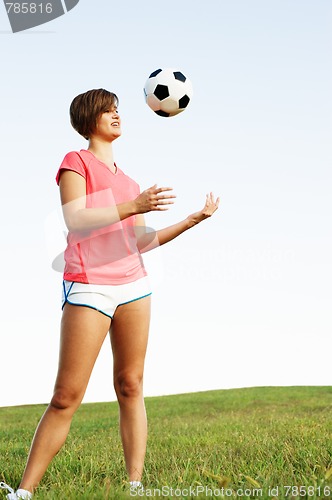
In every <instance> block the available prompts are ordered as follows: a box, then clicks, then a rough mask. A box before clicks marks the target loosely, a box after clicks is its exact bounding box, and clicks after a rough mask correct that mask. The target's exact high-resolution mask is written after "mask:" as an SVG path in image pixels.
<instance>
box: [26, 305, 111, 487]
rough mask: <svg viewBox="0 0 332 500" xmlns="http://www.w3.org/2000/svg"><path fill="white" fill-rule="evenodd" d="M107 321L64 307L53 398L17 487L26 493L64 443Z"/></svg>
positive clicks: (87, 311) (91, 312)
mask: <svg viewBox="0 0 332 500" xmlns="http://www.w3.org/2000/svg"><path fill="white" fill-rule="evenodd" d="M110 321H111V320H110V318H108V317H107V316H105V315H104V314H102V313H100V312H98V311H95V310H93V309H90V308H88V307H82V306H74V305H71V304H68V303H67V304H66V305H65V307H64V310H63V315H62V322H61V342H60V359H59V369H58V375H57V379H56V383H55V389H54V395H53V398H52V400H51V403H50V405H49V406H48V408H47V410H46V412H45V413H44V415H43V417H42V419H41V421H40V423H39V425H38V427H37V430H36V433H35V436H34V439H33V442H32V445H31V449H30V454H29V457H28V461H27V465H26V468H25V471H24V475H23V478H22V481H21V484H20V488H23V489H25V490H29V491H33V490H34V488H36V486H37V485H38V483H39V482H40V480H41V478H42V477H43V475H44V473H45V471H46V469H47V467H48V465H49V463H50V462H51V460H52V458H53V457H54V456H55V455H56V453H57V452H58V451H59V450H60V448H61V446H62V445H63V443H64V442H65V440H66V437H67V434H68V431H69V428H70V424H71V421H72V417H73V415H74V413H75V411H76V409H77V408H78V407H79V405H80V403H81V401H82V399H83V396H84V393H85V390H86V386H87V384H88V381H89V378H90V375H91V371H92V368H93V366H94V364H95V361H96V358H97V356H98V353H99V351H100V348H101V346H102V343H103V341H104V339H105V337H106V335H107V331H108V329H109V327H110Z"/></svg>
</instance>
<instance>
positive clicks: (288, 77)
mask: <svg viewBox="0 0 332 500" xmlns="http://www.w3.org/2000/svg"><path fill="white" fill-rule="evenodd" d="M331 21H332V6H331V3H330V1H328V0H317V1H315V2H312V1H306V0H292V1H289V0H287V1H286V0H268V1H266V0H264V1H263V0H262V1H258V0H250V1H248V0H246V1H240V0H232V1H231V0H227V1H226V0H214V1H211V0H207V1H205V2H204V3H203V2H198V1H195V0H190V1H189V0H182V1H181V2H175V1H172V0H171V1H168V2H167V4H164V5H163V6H160V5H158V3H156V2H155V1H151V0H146V1H145V2H144V4H142V3H140V2H134V1H133V0H132V1H122V2H106V1H100V0H99V1H94V2H88V1H87V0H81V1H80V3H79V4H78V6H77V7H75V8H74V9H73V10H72V11H71V12H69V13H68V14H67V15H65V16H62V17H61V18H59V19H57V20H54V21H53V22H51V23H49V24H46V25H44V26H40V27H39V28H36V29H34V30H31V31H27V32H22V33H17V34H15V35H13V34H11V32H10V31H9V30H10V27H9V22H8V20H7V18H6V13H5V9H4V7H2V6H0V48H1V54H2V71H1V74H2V78H1V88H2V92H1V97H0V99H1V101H0V102H1V108H0V109H1V119H0V131H1V139H2V141H1V142H2V196H1V198H0V210H1V214H2V215H1V221H2V244H1V247H0V258H1V282H2V291H1V295H2V296H1V305H2V313H1V319H0V330H1V337H2V339H1V353H2V359H1V368H0V378H1V380H2V381H6V383H5V384H2V385H3V386H4V387H2V390H1V393H0V405H1V406H3V405H11V404H24V403H38V402H47V401H48V400H49V398H50V395H51V392H52V388H53V382H54V376H55V373H56V367H57V347H58V336H59V322H60V317H61V309H60V296H61V275H60V274H59V273H56V272H54V271H53V270H52V269H51V265H50V257H51V256H52V252H56V251H57V242H53V244H52V245H50V240H49V239H48V240H47V238H46V237H45V231H44V227H45V224H46V227H47V228H48V229H49V228H50V225H49V224H50V221H51V220H53V219H52V217H53V216H55V214H56V212H57V211H58V212H59V195H58V188H57V186H56V184H55V181H54V177H55V174H56V171H57V168H58V165H59V163H60V162H61V160H62V158H63V156H64V155H65V154H66V153H67V152H68V151H70V150H75V149H80V148H84V147H86V143H85V141H84V140H83V139H81V138H80V136H78V135H77V134H76V133H75V132H74V131H73V130H72V129H71V126H70V123H69V119H68V108H69V105H70V102H71V100H72V98H73V97H74V96H75V95H76V94H78V93H80V92H83V91H85V90H88V89H90V88H97V87H105V88H108V89H109V90H112V91H114V92H116V93H117V94H118V95H119V98H120V112H121V115H122V119H123V125H124V127H123V128H124V134H123V137H122V138H121V139H120V140H119V141H118V143H116V144H115V145H114V151H115V157H116V161H117V163H118V164H119V166H120V167H121V168H122V170H124V171H125V172H127V173H128V174H129V175H131V176H132V177H134V178H135V179H136V180H137V181H138V182H139V183H140V185H141V187H142V189H145V188H146V187H148V186H150V185H152V184H154V183H155V182H157V183H158V184H160V185H163V184H167V185H169V184H170V185H172V186H173V187H174V190H175V192H176V194H177V201H176V205H174V207H172V209H171V210H170V211H169V212H167V213H163V214H149V215H148V216H147V217H146V219H147V222H148V224H149V225H152V226H154V227H156V228H160V227H163V226H165V225H168V224H171V223H173V222H176V221H178V220H180V219H182V218H184V217H186V215H188V214H189V213H190V212H192V211H195V210H197V209H199V208H201V206H202V204H203V203H204V198H205V193H206V192H207V191H210V190H213V191H214V192H215V193H216V194H218V195H220V196H221V206H220V210H219V212H218V213H217V214H216V215H215V216H214V218H212V219H211V220H209V221H206V222H204V223H202V224H201V225H200V226H198V227H196V228H194V229H192V230H191V231H190V232H188V233H186V234H184V235H183V236H182V237H181V239H178V240H176V241H175V242H173V243H170V244H169V245H167V246H165V247H164V248H161V249H158V250H156V251H155V252H154V253H151V254H150V255H147V256H146V264H147V267H148V269H149V270H150V275H151V280H152V282H153V284H154V296H153V316H152V324H151V338H150V345H149V351H148V357H147V365H146V377H145V392H146V394H147V395H157V394H167V393H178V392H189V391H197V390H205V389H217V388H229V387H244V386H255V385H295V384H299V385H330V384H331V375H330V360H329V356H330V355H329V353H330V350H331V333H332V332H331V326H332V321H331V285H330V283H331V278H332V269H331V254H332V236H331V208H332V207H331V205H332V202H331V187H332V186H331V181H332V174H331V147H330V144H331V131H332V130H331V129H332V127H331V115H332V113H331V110H332V102H331V101H332V99H331V88H332V71H331V63H330V61H331V55H332V54H331V52H332V51H331V39H332V36H331ZM169 66H170V67H178V68H179V69H180V70H182V71H183V72H184V73H186V74H187V75H188V76H189V78H190V79H191V81H192V83H193V87H194V98H193V100H192V103H191V104H190V106H189V108H188V110H186V111H185V112H184V113H182V114H181V115H179V116H177V117H175V118H171V119H163V118H160V117H157V116H156V115H154V114H153V113H152V112H151V111H150V109H149V108H148V107H147V106H146V104H145V102H144V97H143V90H142V89H143V85H144V82H145V80H146V78H147V76H148V75H149V74H150V73H151V72H152V71H153V70H155V69H157V68H158V67H169ZM49 253H51V255H50V254H49ZM111 363H112V362H111V352H110V349H109V346H108V345H107V343H106V344H105V347H104V348H103V350H102V353H101V356H100V359H99V360H98V363H97V365H96V368H95V372H94V374H93V377H92V379H91V383H90V386H89V389H88V392H87V396H86V401H103V400H109V399H114V392H113V389H112V381H111V379H112V364H111Z"/></svg>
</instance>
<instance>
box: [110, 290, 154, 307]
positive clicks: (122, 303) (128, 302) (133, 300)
mask: <svg viewBox="0 0 332 500" xmlns="http://www.w3.org/2000/svg"><path fill="white" fill-rule="evenodd" d="M149 295H152V292H150V293H147V294H146V295H142V297H137V299H132V300H128V301H127V302H121V304H118V305H117V307H119V306H123V305H124V304H130V302H135V301H136V300H140V299H144V297H149Z"/></svg>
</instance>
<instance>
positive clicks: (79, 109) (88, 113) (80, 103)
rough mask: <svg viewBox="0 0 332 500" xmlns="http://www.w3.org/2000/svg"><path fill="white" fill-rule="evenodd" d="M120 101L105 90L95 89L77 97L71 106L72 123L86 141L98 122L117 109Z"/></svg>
mask: <svg viewBox="0 0 332 500" xmlns="http://www.w3.org/2000/svg"><path fill="white" fill-rule="evenodd" d="M118 103H119V99H118V98H117V96H116V95H115V94H113V93H112V92H109V91H108V90H105V89H94V90H88V91H87V92H84V94H79V95H78V96H76V97H75V98H74V99H73V101H72V103H71V105H70V122H71V124H72V126H73V127H74V129H75V130H76V131H77V132H78V133H79V134H81V135H82V136H83V137H84V138H85V139H89V137H90V135H91V134H93V132H94V131H95V130H96V126H97V120H98V118H99V116H100V115H101V114H102V113H105V112H106V111H108V110H109V109H111V108H114V107H117V106H118Z"/></svg>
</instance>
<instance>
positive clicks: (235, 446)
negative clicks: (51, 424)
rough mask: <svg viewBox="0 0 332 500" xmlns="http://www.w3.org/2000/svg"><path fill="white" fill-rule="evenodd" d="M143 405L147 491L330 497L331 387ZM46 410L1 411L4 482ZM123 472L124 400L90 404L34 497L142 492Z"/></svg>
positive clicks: (17, 468) (100, 497)
mask: <svg viewBox="0 0 332 500" xmlns="http://www.w3.org/2000/svg"><path fill="white" fill-rule="evenodd" d="M146 407H147V412H148V417H149V441H148V452H147V456H146V464H145V474H144V485H145V487H146V498H181V499H182V498H232V499H234V498H239V499H240V498H241V499H249V498H264V499H278V500H279V499H283V498H289V499H296V498H307V499H320V500H321V499H324V498H330V499H331V498H332V418H331V417H332V387H258V388H246V389H232V390H220V391H209V392H201V393H195V394H184V395H177V396H165V397H155V398H147V399H146ZM44 408H45V406H43V405H36V406H21V407H9V408H0V480H3V481H5V482H7V483H8V484H11V485H13V486H17V484H18V482H19V479H20V475H21V473H22V469H23V467H24V464H25V460H26V455H27V452H28V449H29V446H30V441H31V438H32V436H33V432H34V430H35V426H36V424H37V422H38V421H39V418H40V416H41V414H42V413H43V410H44ZM124 471H125V468H124V461H123V456H122V448H121V442H120V438H119V433H118V408H117V403H96V404H85V405H82V406H81V408H80V409H79V411H78V412H77V414H76V415H75V418H74V421H73V424H72V428H71V432H70V435H69V438H68V440H67V442H66V445H65V447H64V448H63V449H62V450H61V452H60V453H59V454H58V456H57V457H56V458H55V459H54V461H53V462H52V464H51V466H50V468H49V470H48V472H47V473H46V475H45V477H44V479H43V481H42V483H41V485H40V488H39V489H38V492H37V493H36V495H35V498H36V500H43V499H47V500H53V499H54V500H55V499H56V500H63V499H66V500H67V499H68V500H71V499H72V500H81V499H82V500H84V499H95V500H104V499H121V498H135V497H133V496H132V497H130V495H129V494H128V492H127V486H126V475H125V472H124ZM190 488H191V489H190ZM222 494H223V496H222ZM0 498H1V493H0ZM138 498H142V497H138Z"/></svg>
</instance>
